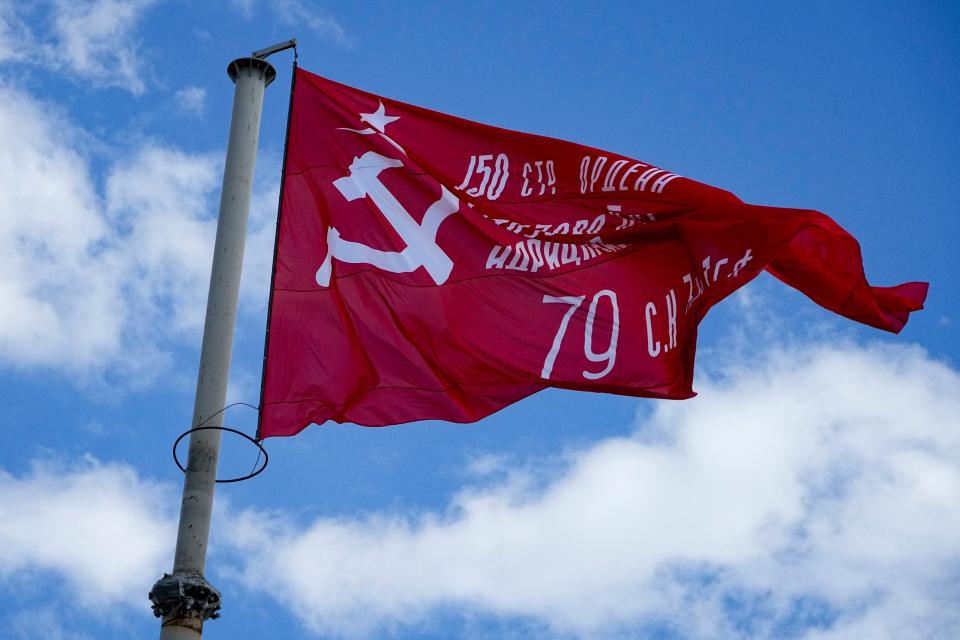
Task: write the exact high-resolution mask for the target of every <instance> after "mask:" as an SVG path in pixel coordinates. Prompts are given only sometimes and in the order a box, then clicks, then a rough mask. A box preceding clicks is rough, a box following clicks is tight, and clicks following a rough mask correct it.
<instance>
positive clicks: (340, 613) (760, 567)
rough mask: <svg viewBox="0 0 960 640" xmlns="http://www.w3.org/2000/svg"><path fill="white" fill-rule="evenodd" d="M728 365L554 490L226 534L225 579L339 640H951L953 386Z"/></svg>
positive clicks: (528, 479) (927, 368)
mask: <svg viewBox="0 0 960 640" xmlns="http://www.w3.org/2000/svg"><path fill="white" fill-rule="evenodd" d="M737 365H738V366H733V367H731V368H730V370H729V374H728V375H727V376H725V377H724V379H723V380H717V381H714V382H710V381H704V380H702V379H701V381H700V392H701V395H700V397H699V398H697V399H696V400H693V401H688V402H683V403H667V402H662V403H657V404H655V405H653V406H654V409H653V414H652V415H651V416H650V417H649V418H646V419H642V420H640V421H639V423H638V426H637V431H636V434H635V435H634V436H632V437H625V438H614V439H609V440H606V441H603V442H600V443H598V444H596V445H594V446H591V447H589V448H587V449H584V450H582V451H580V452H576V453H574V454H572V455H571V456H570V457H569V459H568V460H567V466H566V468H565V471H564V472H563V473H561V474H560V475H559V476H551V478H549V479H547V480H546V481H544V479H543V478H540V477H539V476H538V475H537V474H536V472H532V471H527V470H524V469H523V468H520V469H518V470H517V471H516V472H515V473H513V474H510V475H508V476H507V478H506V479H504V480H503V481H501V482H498V483H495V484H493V485H490V484H489V483H484V484H483V485H482V486H481V485H477V486H474V487H472V488H468V489H466V490H464V491H463V492H461V493H459V494H458V495H456V496H455V497H454V498H453V499H452V500H451V503H450V505H449V508H448V509H447V510H445V511H444V512H442V513H441V512H425V513H421V514H418V515H405V514H396V513H374V514H369V515H367V516H363V517H356V518H336V519H319V520H316V521H315V522H313V523H312V524H311V525H309V526H308V527H306V528H305V529H304V528H301V527H299V526H297V525H296V524H294V521H293V519H292V518H287V517H284V516H283V515H282V514H276V513H274V514H264V513H257V512H254V511H247V512H244V513H241V514H237V515H236V516H235V517H234V518H233V520H232V522H231V524H230V525H229V526H228V527H227V531H228V533H227V534H226V535H227V538H228V539H230V540H231V541H232V544H234V545H235V546H236V547H237V548H238V549H239V550H240V551H241V552H242V553H243V558H244V563H245V564H244V569H243V571H242V577H241V579H242V580H244V581H245V582H246V583H247V584H248V586H249V587H250V588H251V589H259V590H262V591H263V592H264V593H266V594H268V595H270V596H272V597H274V598H276V599H277V600H279V601H280V602H282V603H283V604H285V605H287V606H288V607H289V608H290V609H291V611H293V612H295V614H296V615H298V616H300V617H301V619H302V621H303V622H304V624H306V625H307V626H308V627H309V628H311V629H312V630H314V631H315V632H317V633H320V634H331V635H335V636H347V637H350V636H365V635H377V634H382V633H384V632H386V631H388V630H389V629H393V628H396V626H397V625H398V624H399V625H403V624H416V623H418V622H420V621H424V620H429V619H430V616H431V615H432V614H434V613H436V612H438V611H445V612H447V613H449V611H450V610H451V607H454V608H455V609H456V610H460V611H463V612H466V613H467V614H470V613H479V614H490V615H494V616H505V617H517V616H519V617H520V618H522V619H527V620H533V621H534V622H535V623H536V624H539V625H542V629H543V630H544V631H545V633H548V634H557V633H571V634H575V635H578V636H580V637H628V636H629V637H635V636H636V634H637V633H638V631H637V630H638V629H654V630H655V629H658V628H659V629H661V630H662V629H664V628H666V629H668V630H670V631H671V632H672V633H675V635H677V636H680V637H692V638H722V637H767V638H775V637H783V636H786V635H793V636H804V635H805V636H807V637H810V638H859V637H870V638H902V637H930V638H936V637H942V638H947V637H951V636H950V633H949V631H947V630H949V629H953V630H954V631H956V629H957V628H960V614H958V612H957V610H956V608H955V607H954V606H953V605H952V604H951V603H952V602H954V601H955V597H956V594H957V591H958V589H960V586H958V585H960V575H958V569H957V567H958V566H960V537H958V536H957V535H956V532H957V531H960V424H958V416H960V375H958V373H957V371H955V370H953V369H950V368H949V367H947V366H945V365H944V364H941V363H938V362H936V361H934V360H932V359H931V358H929V357H928V356H927V355H926V354H925V353H924V352H923V351H921V350H920V349H918V348H911V347H899V348H896V347H885V346H872V347H869V348H859V347H853V346H843V345H840V346H837V345H834V346H822V347H802V348H801V347H797V348H789V349H786V348H785V349H782V350H779V351H774V352H772V353H769V354H767V355H766V356H764V357H763V358H759V359H756V360H754V361H743V362H740V363H737ZM531 468H536V465H533V466H531ZM658 625H659V626H658ZM651 633H652V632H651ZM631 634H632V635H631ZM640 635H643V634H642V633H640Z"/></svg>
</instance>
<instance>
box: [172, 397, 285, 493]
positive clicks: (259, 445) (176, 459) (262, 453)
mask: <svg viewBox="0 0 960 640" xmlns="http://www.w3.org/2000/svg"><path fill="white" fill-rule="evenodd" d="M237 405H243V406H246V407H249V408H251V409H254V410H255V411H257V412H258V413H259V411H260V410H259V408H257V407H255V406H253V405H252V404H247V403H246V402H234V403H233V404H231V405H228V406H226V407H224V408H223V409H221V410H220V411H217V412H216V413H215V414H213V415H212V416H210V417H208V418H207V419H206V420H204V421H203V422H201V423H200V424H199V425H197V426H196V427H194V428H193V429H188V430H187V431H184V432H183V433H181V434H180V437H179V438H177V439H176V441H174V443H173V461H174V462H175V463H176V465H177V468H178V469H180V471H183V472H184V473H186V472H187V468H186V467H184V466H183V464H182V463H181V462H180V458H179V457H178V456H177V447H178V446H179V445H180V442H181V441H182V440H183V439H184V438H186V437H187V436H188V435H190V434H191V433H194V432H195V431H229V432H230V433H234V434H236V435H238V436H240V437H241V438H244V439H246V440H249V441H250V442H251V443H253V445H254V446H255V447H256V448H257V449H259V450H260V452H259V453H258V454H257V461H256V462H254V463H253V469H252V470H251V471H250V473H248V474H247V475H245V476H240V477H237V478H226V479H224V480H214V482H216V483H217V484H229V483H231V482H242V481H244V480H249V479H250V478H253V477H254V476H258V475H260V474H261V473H263V470H264V469H266V468H267V464H268V463H269V462H270V455H269V454H268V453H267V450H266V449H264V448H263V444H262V443H261V441H260V440H257V439H256V438H254V437H252V436H248V435H247V434H245V433H244V432H243V431H240V430H239V429H234V428H232V427H221V426H203V424H204V422H207V421H209V420H211V419H213V418H215V417H217V416H218V415H220V414H221V413H223V412H224V411H226V410H227V409H229V408H230V407H235V406H237ZM261 457H263V464H261V465H260V466H259V467H258V466H257V464H258V463H259V462H260V458H261Z"/></svg>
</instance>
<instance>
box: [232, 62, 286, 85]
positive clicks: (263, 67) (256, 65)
mask: <svg viewBox="0 0 960 640" xmlns="http://www.w3.org/2000/svg"><path fill="white" fill-rule="evenodd" d="M242 71H247V72H250V73H253V72H256V73H262V74H263V79H264V82H263V86H267V85H269V84H270V83H271V82H273V81H274V79H276V77H277V70H276V69H274V68H273V65H271V64H270V63H269V62H267V61H266V60H263V59H262V58H237V59H236V60H234V61H233V62H231V63H230V64H228V65H227V75H228V76H230V79H231V80H233V81H234V82H236V81H237V77H238V76H239V75H240V72H242Z"/></svg>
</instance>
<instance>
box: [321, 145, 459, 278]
mask: <svg viewBox="0 0 960 640" xmlns="http://www.w3.org/2000/svg"><path fill="white" fill-rule="evenodd" d="M402 166H403V161H401V160H394V159H393V158H387V157H385V156H382V155H380V154H379V153H377V152H375V151H367V152H366V153H364V154H363V155H362V156H360V157H359V158H354V159H353V162H352V163H351V164H350V175H349V176H345V177H343V178H339V179H337V180H334V181H333V186H335V187H336V188H337V190H338V191H339V192H340V193H341V194H343V197H344V198H346V199H347V201H348V202H350V201H353V200H357V199H359V198H363V197H365V196H370V199H371V200H373V202H374V204H376V205H377V208H378V209H380V212H381V213H382V214H383V217H384V218H386V219H387V222H389V223H390V226H392V227H393V228H394V229H395V230H396V231H397V234H398V235H399V236H400V237H401V238H402V239H403V241H404V242H405V243H406V245H407V247H406V248H405V249H404V250H403V251H382V250H380V249H375V248H373V247H369V246H367V245H365V244H363V243H361V242H352V241H350V240H344V239H343V238H341V237H340V232H339V231H337V230H336V229H335V228H334V227H333V226H331V227H330V228H329V229H328V230H327V256H326V258H324V260H323V264H321V265H320V268H319V269H318V270H317V284H319V285H320V286H322V287H327V286H329V285H330V275H331V272H332V270H333V265H332V259H333V258H336V259H337V260H339V261H341V262H349V263H350V264H371V265H373V266H375V267H377V268H378V269H383V270H384V271H391V272H393V273H409V272H411V271H414V270H415V269H417V268H419V267H424V268H425V269H426V270H427V273H429V274H430V277H431V278H433V281H434V282H436V283H437V284H443V283H444V282H446V280H447V278H448V277H449V276H450V271H451V270H452V269H453V262H452V261H451V260H450V258H449V257H448V256H447V254H445V253H444V252H443V250H442V249H441V248H440V247H439V245H437V230H438V229H439V228H440V223H442V222H443V221H444V220H445V219H446V218H447V216H449V215H450V214H451V213H455V212H456V211H457V210H458V209H459V208H460V201H459V200H457V198H456V197H455V196H454V195H453V194H452V193H450V192H449V191H447V189H446V188H444V187H443V185H441V186H440V189H441V193H440V199H439V200H437V201H436V202H434V203H433V204H432V205H430V208H429V209H427V212H426V214H425V215H424V217H423V222H422V223H421V224H417V222H416V221H415V220H414V219H413V216H411V215H410V213H409V212H408V211H407V210H406V209H404V207H403V205H402V204H400V202H399V201H398V200H397V198H396V197H395V196H394V195H393V194H392V193H390V191H389V190H388V189H387V188H386V186H384V184H383V183H382V182H380V179H379V175H380V172H381V171H383V170H384V169H390V168H396V167H402Z"/></svg>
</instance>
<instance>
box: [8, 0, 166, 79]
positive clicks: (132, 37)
mask: <svg viewBox="0 0 960 640" xmlns="http://www.w3.org/2000/svg"><path fill="white" fill-rule="evenodd" d="M159 1H160V0H86V1H74V0H43V1H41V2H37V3H16V2H10V1H9V0H0V60H16V61H22V62H31V63H38V64H41V65H44V66H47V67H51V68H55V69H61V70H65V71H68V72H70V73H71V74H76V75H77V76H78V77H80V78H82V79H84V80H86V81H88V82H90V83H92V84H93V85H94V86H97V87H120V88H123V89H127V90H128V91H131V92H132V93H134V94H141V93H143V92H144V91H145V89H146V83H145V82H144V71H143V68H142V61H141V59H140V55H139V53H138V52H139V51H140V50H141V49H142V45H141V43H140V42H139V41H138V40H137V38H136V30H137V27H138V25H139V23H140V21H141V19H142V17H143V15H144V13H145V12H146V11H147V10H148V9H149V8H150V7H151V6H153V5H155V4H157V2H159ZM31 23H32V24H34V25H38V26H41V28H39V29H36V28H34V29H31V28H30V26H29V24H31Z"/></svg>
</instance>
